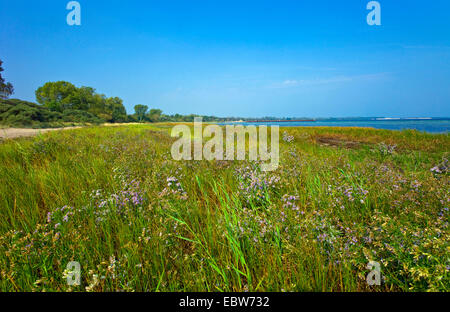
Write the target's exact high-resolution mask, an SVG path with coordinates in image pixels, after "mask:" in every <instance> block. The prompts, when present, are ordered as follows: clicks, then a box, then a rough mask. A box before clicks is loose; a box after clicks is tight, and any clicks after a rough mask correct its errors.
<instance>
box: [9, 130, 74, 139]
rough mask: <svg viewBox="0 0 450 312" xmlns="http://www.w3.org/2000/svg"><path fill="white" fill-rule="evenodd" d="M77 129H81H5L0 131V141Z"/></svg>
mask: <svg viewBox="0 0 450 312" xmlns="http://www.w3.org/2000/svg"><path fill="white" fill-rule="evenodd" d="M77 128H81V127H66V128H51V129H19V128H6V129H0V139H14V138H20V137H30V136H35V135H38V134H39V133H46V132H50V131H61V130H69V129H77Z"/></svg>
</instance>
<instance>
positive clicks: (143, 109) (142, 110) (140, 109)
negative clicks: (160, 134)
mask: <svg viewBox="0 0 450 312" xmlns="http://www.w3.org/2000/svg"><path fill="white" fill-rule="evenodd" d="M134 111H135V112H136V116H137V118H138V121H139V122H142V121H143V120H144V119H145V114H146V113H147V111H148V106H147V105H142V104H138V105H136V106H135V107H134Z"/></svg>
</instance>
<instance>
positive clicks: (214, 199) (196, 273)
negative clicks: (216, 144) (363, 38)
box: [0, 124, 450, 291]
mask: <svg viewBox="0 0 450 312" xmlns="http://www.w3.org/2000/svg"><path fill="white" fill-rule="evenodd" d="M171 126H172V125H168V124H157V125H131V126H119V127H91V128H82V129H76V130H67V131H63V132H57V133H56V132H55V133H47V134H44V135H40V136H37V137H34V138H22V139H17V140H5V141H3V142H1V143H0V181H1V183H0V272H1V279H0V291H44V290H45V291H428V290H434V291H449V290H450V271H449V270H450V245H449V227H448V226H449V224H448V223H449V202H450V197H449V189H450V188H449V174H448V163H447V162H446V159H447V158H448V156H449V151H450V139H449V136H448V135H446V134H441V135H431V134H425V133H421V132H417V131H409V130H408V131H401V132H393V131H387V130H386V131H385V130H374V129H356V128H345V129H338V128H281V129H280V132H281V136H282V138H283V139H280V142H281V143H280V157H281V160H280V167H279V169H278V170H277V171H274V172H268V173H264V172H261V171H260V169H259V166H260V164H259V163H257V162H256V163H254V162H253V163H252V162H248V161H234V162H226V161H184V162H177V161H174V160H172V157H171V154H170V147H171V145H172V143H173V142H174V139H172V138H171V137H170V136H169V130H170V129H171ZM70 261H78V262H79V263H80V264H81V269H82V279H81V286H68V285H67V282H66V279H65V276H66V275H67V274H68V272H67V270H66V265H67V263H69V262H70ZM369 261H377V262H379V263H380V264H381V274H382V276H383V282H382V285H381V286H368V285H367V283H366V275H367V274H368V273H369V270H368V269H367V264H368V263H369Z"/></svg>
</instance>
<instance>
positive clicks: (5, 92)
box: [0, 60, 14, 99]
mask: <svg viewBox="0 0 450 312" xmlns="http://www.w3.org/2000/svg"><path fill="white" fill-rule="evenodd" d="M2 65H3V61H2V60H0V99H7V98H9V96H10V95H11V94H13V93H14V87H13V85H12V84H11V83H9V82H5V79H4V78H3V77H2V71H3V67H2Z"/></svg>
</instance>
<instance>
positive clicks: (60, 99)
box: [36, 81, 77, 112]
mask: <svg viewBox="0 0 450 312" xmlns="http://www.w3.org/2000/svg"><path fill="white" fill-rule="evenodd" d="M76 92H77V88H76V87H75V86H74V85H73V84H71V83H70V82H67V81H57V82H47V83H46V84H45V85H43V86H42V87H40V88H38V89H37V90H36V101H37V102H38V103H39V104H42V105H43V106H45V107H48V108H49V109H51V110H53V111H58V112H62V111H64V109H67V108H71V106H72V101H73V98H74V96H75V94H76Z"/></svg>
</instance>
